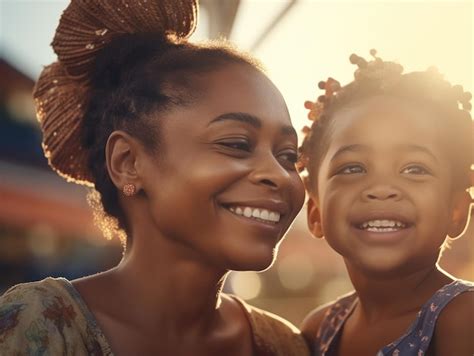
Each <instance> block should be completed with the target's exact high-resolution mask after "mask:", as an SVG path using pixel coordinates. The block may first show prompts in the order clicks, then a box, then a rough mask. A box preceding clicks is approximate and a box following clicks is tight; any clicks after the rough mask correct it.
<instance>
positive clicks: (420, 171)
mask: <svg viewBox="0 0 474 356" xmlns="http://www.w3.org/2000/svg"><path fill="white" fill-rule="evenodd" d="M402 173H404V174H417V175H425V174H430V172H429V171H428V170H427V169H426V168H424V167H423V166H420V165H411V166H408V167H405V168H403V170H402Z"/></svg>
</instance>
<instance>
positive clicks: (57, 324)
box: [0, 278, 94, 355]
mask: <svg viewBox="0 0 474 356" xmlns="http://www.w3.org/2000/svg"><path fill="white" fill-rule="evenodd" d="M67 284H69V282H68V281H67V280H65V279H62V278H46V279H44V280H42V281H38V282H31V283H23V284H18V285H16V286H14V287H12V288H10V289H9V290H7V291H6V292H5V293H4V294H3V295H2V296H1V297H0V354H2V355H3V354H8V355H10V354H22V355H23V354H44V353H48V354H68V353H67V352H65V351H68V352H69V351H71V352H72V353H74V352H75V353H80V352H84V353H87V352H88V351H89V350H91V347H92V346H91V345H87V343H88V340H91V341H90V342H91V343H94V342H93V341H92V340H93V338H91V337H90V336H91V330H90V328H89V327H88V323H87V320H86V319H85V317H84V315H83V313H82V310H81V306H80V305H79V303H78V301H77V300H76V299H75V297H74V295H73V294H72V293H70V291H68V288H67Z"/></svg>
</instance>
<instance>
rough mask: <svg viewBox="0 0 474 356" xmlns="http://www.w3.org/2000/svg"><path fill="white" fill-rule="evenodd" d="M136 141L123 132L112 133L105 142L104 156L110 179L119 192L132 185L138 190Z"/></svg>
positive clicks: (137, 150) (137, 146) (137, 145)
mask: <svg viewBox="0 0 474 356" xmlns="http://www.w3.org/2000/svg"><path fill="white" fill-rule="evenodd" d="M138 152H139V143H138V141H137V140H136V139H135V138H133V137H132V136H130V135H129V134H128V133H126V132H124V131H120V130H118V131H114V132H112V134H111V135H110V136H109V138H108V140H107V145H106V147H105V155H106V161H107V170H108V172H109V176H110V179H111V180H112V182H113V183H114V185H115V186H116V187H117V189H118V190H119V191H122V190H123V187H124V186H125V185H127V184H133V185H134V186H135V189H136V191H137V192H138V191H139V190H140V179H139V175H138V174H137V169H136V165H137V155H138Z"/></svg>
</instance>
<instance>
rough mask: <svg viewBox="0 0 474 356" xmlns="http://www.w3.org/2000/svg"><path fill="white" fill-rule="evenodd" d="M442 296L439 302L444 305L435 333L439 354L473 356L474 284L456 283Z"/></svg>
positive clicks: (435, 342) (435, 343)
mask: <svg viewBox="0 0 474 356" xmlns="http://www.w3.org/2000/svg"><path fill="white" fill-rule="evenodd" d="M441 295H442V298H441V300H440V302H441V303H443V304H445V305H444V308H443V309H442V310H441V312H440V314H439V316H438V318H437V321H436V327H435V330H434V347H435V350H436V353H437V354H440V355H445V354H452V355H468V354H469V355H472V354H474V338H473V337H472V331H473V330H474V283H472V282H466V281H456V282H454V283H452V284H451V285H450V288H449V289H446V290H445V292H444V293H441ZM443 299H444V301H443Z"/></svg>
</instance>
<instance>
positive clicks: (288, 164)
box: [278, 151, 298, 170]
mask: <svg viewBox="0 0 474 356" xmlns="http://www.w3.org/2000/svg"><path fill="white" fill-rule="evenodd" d="M278 160H279V161H280V162H282V166H283V167H284V168H286V169H291V170H295V169H296V166H295V165H296V162H297V161H298V153H296V151H288V152H282V153H280V154H279V155H278Z"/></svg>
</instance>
